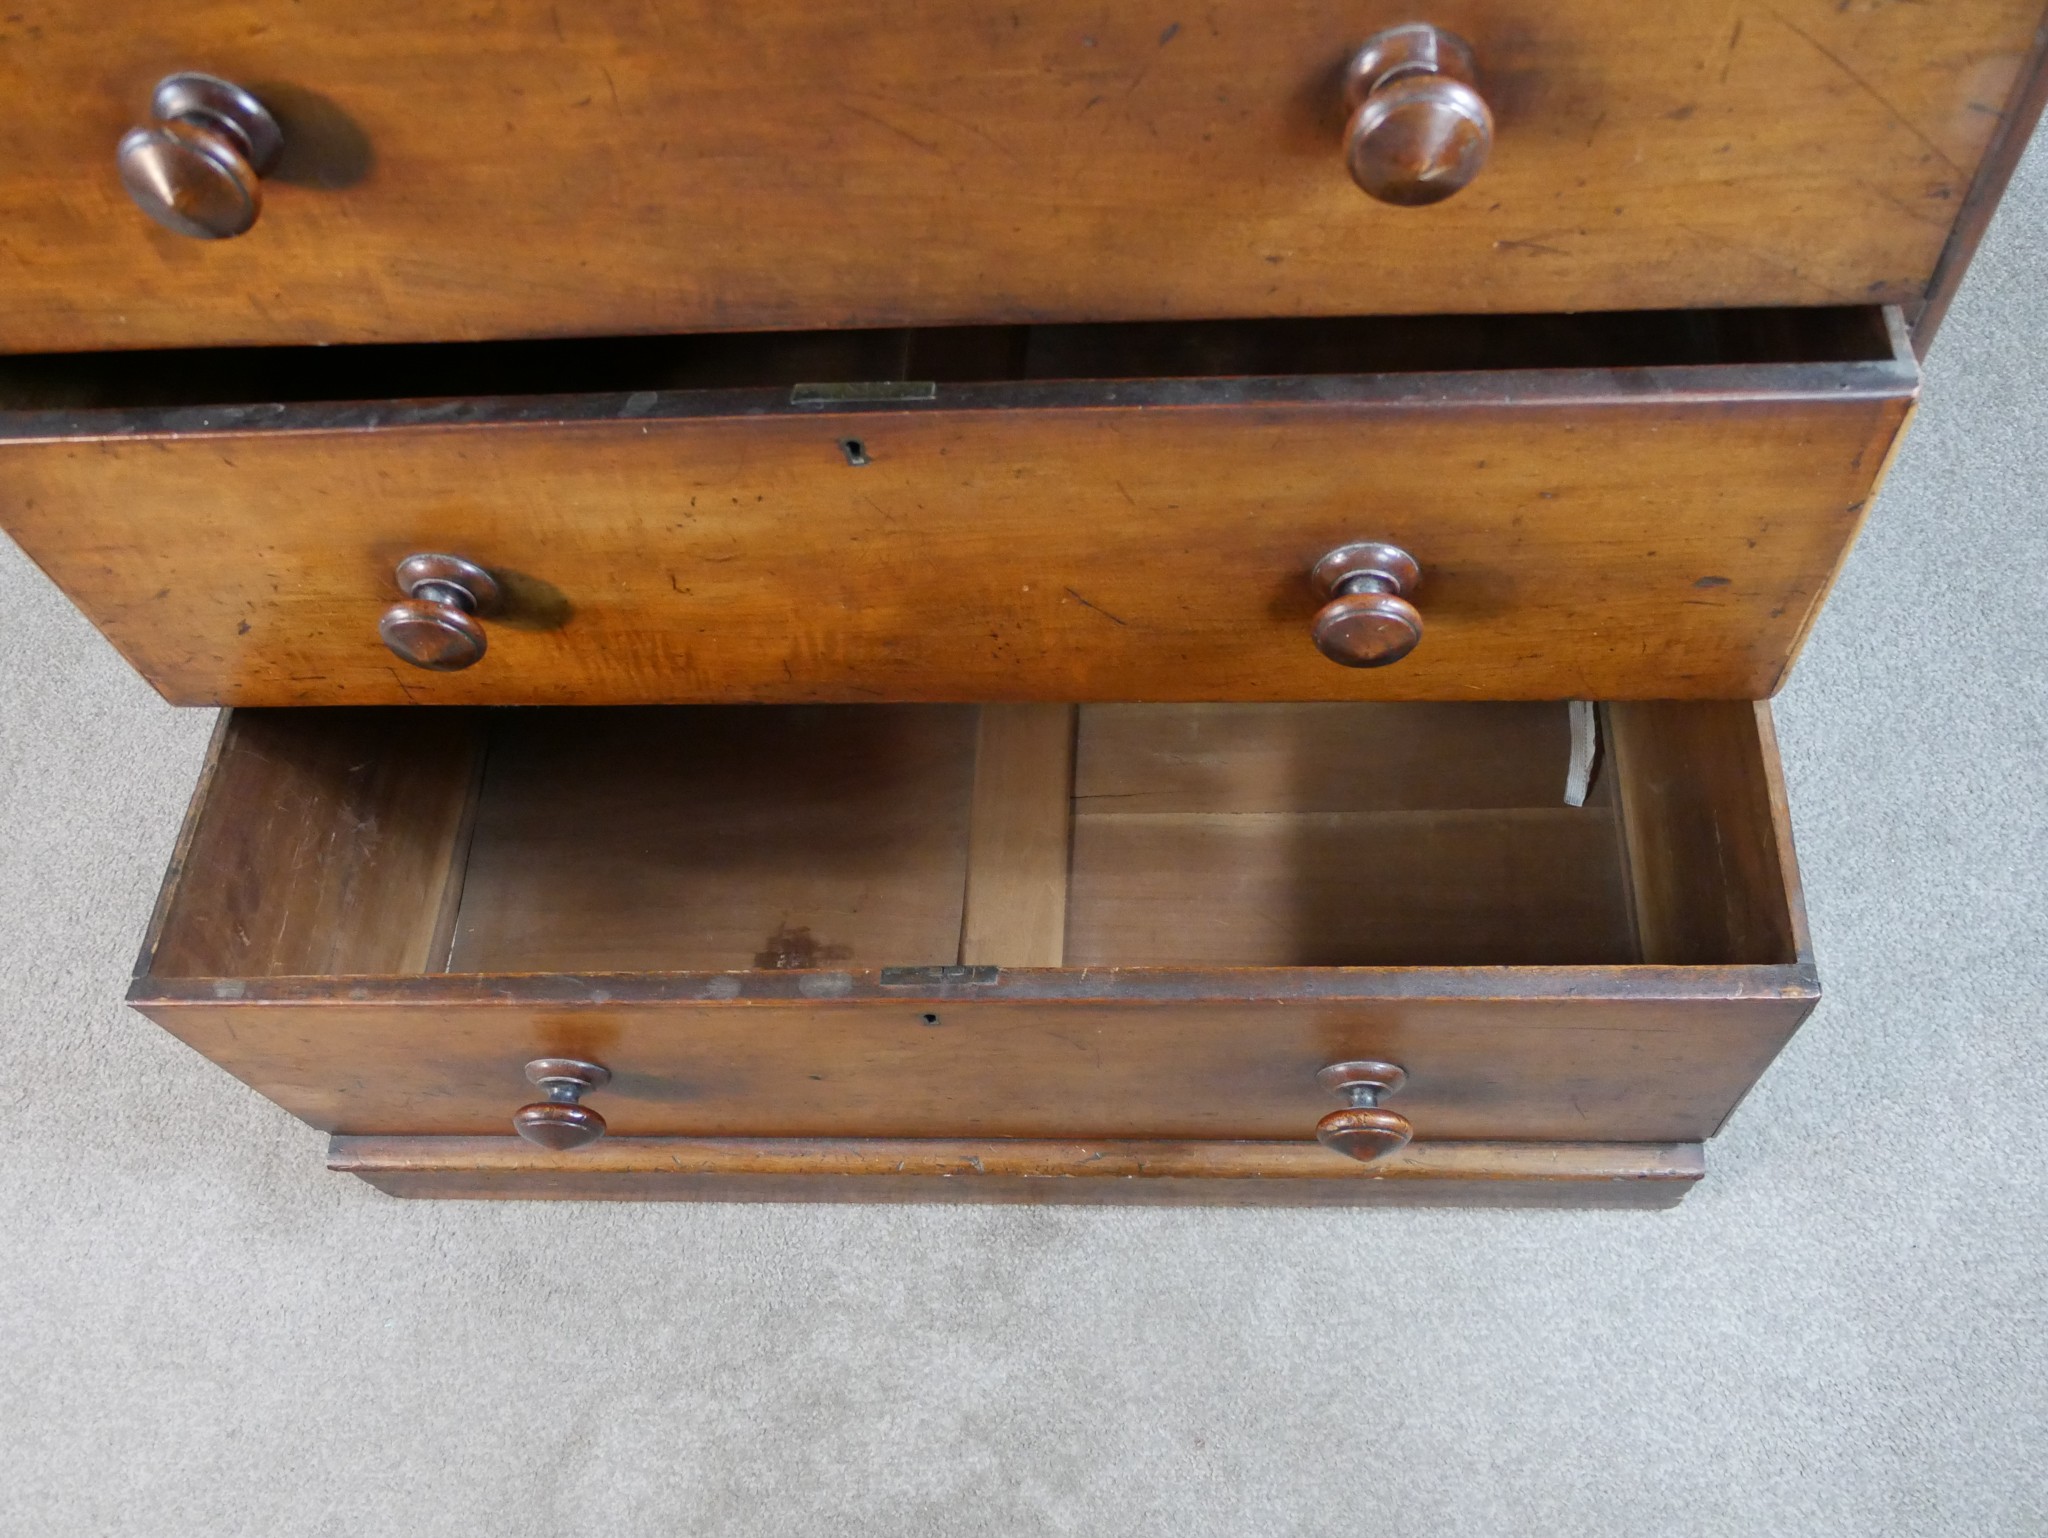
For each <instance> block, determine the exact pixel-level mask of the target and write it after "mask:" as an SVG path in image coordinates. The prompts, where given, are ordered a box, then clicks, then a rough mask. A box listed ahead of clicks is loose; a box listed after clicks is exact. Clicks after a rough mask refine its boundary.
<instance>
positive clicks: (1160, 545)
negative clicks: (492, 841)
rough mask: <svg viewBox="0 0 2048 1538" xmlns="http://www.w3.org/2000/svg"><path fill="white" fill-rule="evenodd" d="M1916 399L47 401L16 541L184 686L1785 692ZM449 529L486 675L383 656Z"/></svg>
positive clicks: (1491, 384)
mask: <svg viewBox="0 0 2048 1538" xmlns="http://www.w3.org/2000/svg"><path fill="white" fill-rule="evenodd" d="M1915 388H1916V383H1915V376H1914V373H1913V371H1912V369H1911V367H1910V365H1909V364H1905V363H1900V362H1896V361H1864V362H1851V363H1838V364H1824V365H1823V364H1783V365H1756V366H1750V367H1732V366H1730V367H1689V368H1673V369H1656V368H1638V369H1623V370H1616V371H1600V372H1594V371H1581V372H1573V371H1569V370H1544V371H1529V372H1526V373H1517V372H1506V373H1486V374H1463V375H1453V374H1443V375H1372V376H1330V377H1303V378H1292V379H1272V380H1256V381H1247V380H1243V379H1191V380H1155V381H1151V382H1146V381H1139V382H1135V383H1130V384H1121V383H1117V382H1113V381H1084V382H1079V383H1072V384H1051V383H1047V384H1037V383H1020V384H1012V385H993V384H991V385H962V386H957V387H953V386H943V385H941V386H937V387H927V388H926V390H925V392H924V393H925V395H926V397H927V398H926V399H924V400H922V401H918V402H915V403H900V404H894V405H881V406H874V407H870V408H865V409H854V408H850V407H846V406H834V407H829V408H821V407H816V406H807V405H802V404H792V396H791V394H790V393H789V392H787V391H784V392H782V393H773V392H770V391H766V390H749V391H742V390H733V391H712V392H699V393H678V394H657V393H653V392H648V393H646V394H642V395H634V396H625V397H620V396H609V397H582V398H576V399H573V400H554V401H541V402H518V401H497V402H483V401H472V402H467V403H464V402H451V403H448V404H446V405H425V406H415V407H401V406H393V407H379V406H375V405H371V406H362V407H336V408H327V407H319V406H284V407H277V408H270V409H266V410H261V411H257V410H249V411H223V412H219V413H208V412H205V411H196V410H195V411H185V412H163V413H157V414H155V415H148V414H144V415H141V416H137V417H120V416H117V415H115V414H108V413H85V414H83V415H80V416H75V417H67V416H63V415H61V414H58V413H44V414H40V415H28V414H24V415H18V416H17V417H15V418H14V425H13V427H12V429H11V436H12V437H13V439H14V441H12V442H10V443H4V444H0V467H4V471H5V474H4V477H0V525H4V526H5V527H6V528H7V530H8V531H9V532H10V533H12V534H13V536H14V537H15V538H16V539H17V540H18V541H19V542H20V544H21V545H22V546H23V547H24V548H25V549H26V550H27V551H28V553H29V554H30V555H31V556H32V557H34V558H35V559H36V560H37V561H38V562H39V563H40V564H41V565H42V567H43V568H44V570H46V571H47V572H49V573H50V575H51V576H52V577H54V578H55V579H56V580H57V582H58V583H59V584H60V585H61V586H63V588H64V589H65V591H66V592H67V593H68V594H69V595H70V596H71V597H72V599H73V600H74V601H75V602H76V603H77V604H78V605H79V606H80V607H81V608H82V609H83V610H84V611H85V612H86V613H87V614H88V615H89V616H90V617H91V618H92V619H93V620H94V621H95V622H96V623H97V624H98V625H99V626H100V628H101V629H102V630H104V631H105V632H106V634H107V635H108V637H109V638H110V639H111V640H112V641H113V642H114V644H115V645H116V646H117V647H119V648H120V650H121V651H122V653H123V654H124V655H125V656H126V657H127V658H128V659H129V660H130V661H131V662H132V663H133V664H134V665H135V667H136V668H137V669H138V670H139V671H140V672H141V673H142V674H143V675H144V676H145V677H146V678H148V679H149V680H150V682H151V683H153V684H154V685H155V686H156V687H157V689H158V690H160V691H161V692H162V693H163V694H164V696H165V697H166V698H168V699H170V700H171V701H173V702H174V703H179V704H210V703H232V704H253V705H313V704H372V703H391V704H398V703H417V704H460V703H523V704H594V703H633V702H643V703H662V702H683V701H750V700H765V701H829V700H870V699H899V700H1026V699H1054V700H1105V699H1149V700H1198V699H1295V700H1316V699H1326V700H1346V699H1432V698H1437V699H1446V698H1447V699H1486V698H1521V699H1559V698H1569V697H1577V698H1602V697H1606V698H1700V697H1722V698H1741V697H1762V696H1765V695H1768V694H1769V693H1771V692H1772V691H1773V690H1774V689H1775V688H1776V687H1777V685H1778V683H1779V681H1780V679H1781V678H1782V676H1783V674H1784V671H1785V669H1786V667H1787V665H1788V664H1789V662H1790V660H1791V658H1792V656H1793V654H1794V652H1795V651H1796V649H1797V646H1798V644H1799V642H1800V640H1801V639H1802V638H1803V636H1804V634H1805V631H1806V628H1807V626H1808V624H1809V623H1810V621H1811V619H1812V617H1813V615H1814V613H1815V612H1816V610H1817V608H1818V606H1819V604H1820V602H1821V599H1822V597H1823V595H1824V593H1825V590H1826V588H1827V585H1828V582H1829V580H1830V577H1831V575H1832V573H1833V572H1834V570H1835V568H1836V566H1837V564H1838V562H1839V561H1840V560H1841V558H1842V556H1843V553H1844V552H1845V550H1846V548H1847V545H1848V542H1849V540H1850V538H1851V537H1852V535H1853V533H1854V531H1855V529H1856V528H1857V526H1858V524H1859V522H1860V519H1861V516H1862V513H1863V510H1864V507H1865V505H1866V503H1867V502H1868V500H1869V498H1870V496H1871V494H1872V491H1873V488H1874V486H1875V485H1876V482H1877V479H1878V477H1879V475H1880V473H1881V470H1882V467H1883V465H1884V463H1885V461H1886V456H1887V453H1888V452H1889V450H1890V447H1891V445H1892V443H1893V441H1894V439H1895V438H1896V436H1897V434H1898V432H1899V430H1900V427H1901V425H1902V423H1903V421H1904V420H1905V416H1906V414H1907V411H1908V409H1909V407H1910V404H1911V400H1912V396H1913V392H1914V390H1915ZM451 423H452V424H453V425H448V424H451ZM1360 541H1365V542H1385V543H1389V544H1392V545H1394V546H1397V547H1398V548H1399V549H1400V550H1403V551H1405V552H1407V553H1408V554H1409V555H1410V556H1412V558H1413V560H1414V561H1415V562H1416V563H1417V564H1418V566H1419V583H1417V584H1414V585H1413V590H1412V592H1411V593H1410V595H1409V597H1410V598H1411V599H1412V602H1413V604H1414V605H1415V607H1416V609H1417V610H1418V611H1419V617H1420V623H1421V628H1422V639H1421V642H1420V644H1419V645H1418V646H1416V647H1415V648H1414V650H1413V651H1412V653H1411V654H1409V655H1407V656H1406V657H1405V658H1404V659H1403V660H1400V661H1398V662H1396V663H1395V664H1394V665H1391V666H1381V667H1369V668H1360V667H1347V666H1339V665H1337V664H1336V663H1335V662H1332V661H1330V660H1328V659H1327V658H1326V657H1325V656H1324V655H1323V654H1322V653H1321V652H1320V651H1319V650H1318V646H1317V644H1316V642H1315V641H1314V640H1313V639H1312V632H1313V630H1314V628H1315V627H1316V626H1317V625H1319V624H1320V623H1322V621H1323V619H1324V618H1325V616H1326V613H1327V612H1328V611H1326V610H1324V608H1323V607H1322V606H1323V605H1324V604H1325V603H1326V601H1328V600H1329V598H1330V593H1329V591H1328V590H1327V588H1324V589H1319V588H1318V586H1317V585H1316V583H1315V582H1314V581H1312V573H1313V571H1314V569H1315V568H1316V567H1317V564H1318V562H1319V561H1320V560H1321V558H1322V557H1324V556H1325V555H1326V554H1327V553H1328V552H1331V551H1333V550H1336V549H1338V548H1340V547H1343V546H1346V545H1348V544H1352V543H1354V542H1360ZM421 553H429V554H446V555H451V556H455V557H459V558H461V559H463V560H466V561H468V562H472V563H475V564H476V565H478V566H480V567H482V568H485V569H486V570H487V571H489V572H490V573H492V574H493V575H494V576H495V578H496V580H497V582H498V584H499V585H500V586H501V587H502V589H503V602H502V606H501V610H502V611H501V612H499V613H497V614H491V615H484V616H482V617H481V618H480V620H479V621H478V622H477V623H480V624H481V627H482V636H483V638H484V639H485V641H486V642H487V647H488V649H487V651H486V652H485V653H484V655H483V656H482V658H481V660H480V661H477V662H476V663H475V665H473V666H468V667H465V668H463V669H461V670H460V671H445V672H444V671H430V670H427V669H425V668H422V667H419V666H411V665H407V663H405V662H402V661H400V660H399V659H398V657H396V656H394V655H393V652H392V651H391V650H387V648H386V646H385V644H384V643H383V642H382V641H381V640H380V622H381V620H382V617H383V616H384V615H385V614H386V612H387V610H389V609H390V607H391V606H392V605H393V604H394V603H395V602H396V601H398V600H399V599H400V598H401V596H402V594H401V592H400V590H399V587H398V586H397V584H396V579H395V576H394V572H395V570H396V569H397V568H398V566H399V564H400V562H402V561H403V560H404V559H405V558H406V557H408V556H409V555H413V554H421ZM462 623H463V624H464V625H465V626H467V625H469V624H470V623H471V622H469V621H467V620H464V621H463V622H462Z"/></svg>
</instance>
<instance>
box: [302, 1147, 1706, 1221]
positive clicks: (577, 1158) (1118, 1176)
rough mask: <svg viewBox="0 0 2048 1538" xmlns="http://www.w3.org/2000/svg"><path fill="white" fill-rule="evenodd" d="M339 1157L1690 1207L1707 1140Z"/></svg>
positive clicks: (565, 1171) (653, 1192)
mask: <svg viewBox="0 0 2048 1538" xmlns="http://www.w3.org/2000/svg"><path fill="white" fill-rule="evenodd" d="M327 1167H328V1168H329V1169H333V1170H340V1171H343V1172H345V1173H347V1174H351V1175H356V1176H359V1177H361V1178H362V1179H364V1180H367V1181H368V1182H369V1183H370V1184H371V1185H373V1186H375V1187H377V1188H378V1189H379V1190H380V1191H384V1192H386V1193H387V1194H389V1195H392V1196H414V1197H430V1198H490V1199H496V1200H504V1201H542V1200H545V1201H560V1200H581V1201H750V1202H760V1201H798V1202H831V1201H844V1202H877V1201H880V1202H1021V1203H1031V1204H1053V1203H1059V1204H1065V1203H1091V1204H1092V1203H1103V1204H1108V1205H1127V1204H1128V1205H1148V1206H1149V1205H1179V1204H1182V1203H1200V1204H1202V1205H1204V1206H1215V1205H1223V1206H1282V1207H1293V1206H1352V1205H1361V1206H1411V1205H1412V1206H1459V1207H1465V1206H1472V1207H1488V1206H1505V1207H1635V1208H1644V1207H1647V1208H1657V1207H1669V1206H1673V1205H1675V1204H1676V1203H1677V1202H1678V1201H1679V1200H1680V1199H1681V1198H1682V1197H1683V1196H1684V1195H1685V1194H1686V1192H1687V1191H1688V1190H1690V1189H1691V1187H1692V1185H1693V1183H1694V1182H1695V1181H1697V1180H1698V1179H1699V1178H1700V1176H1701V1175H1702V1174H1703V1173H1704V1172H1705V1164H1704V1162H1703V1160H1702V1158H1701V1154H1700V1149H1699V1146H1698V1145H1697V1144H1692V1143H1664V1144H1641V1143H1636V1144H1631V1143H1500V1142H1494V1143H1411V1144H1410V1145H1409V1146H1408V1147H1407V1148H1405V1149H1403V1150H1402V1151H1401V1152H1399V1153H1397V1154H1394V1155H1393V1156H1391V1157H1390V1158H1387V1159H1384V1160H1381V1161H1379V1162H1377V1163H1374V1164H1372V1165H1369V1166H1368V1165H1363V1164H1359V1163H1357V1162H1356V1161H1354V1160H1349V1159H1343V1158H1341V1157H1339V1156H1336V1155H1332V1154H1331V1153H1330V1152H1329V1151H1328V1150H1326V1149H1324V1148H1322V1147H1320V1146H1318V1145H1317V1144H1314V1143H1308V1144H1301V1143H1221V1142H1211V1143H1165V1142H1151V1143H1139V1142H1115V1143H1051V1142H1042V1141H1023V1140H1017V1141H1005V1140H997V1139H988V1140H982V1141H961V1140H952V1141H943V1140H938V1139H929V1140H921V1139H880V1138H877V1139H861V1140H854V1139H846V1140H839V1141H826V1140H822V1139H820V1140H810V1141H801V1142H800V1141H796V1140H793V1139H791V1140H776V1139H766V1138H757V1139H739V1138H728V1139H721V1140H712V1139H708V1138H607V1139H606V1140H605V1141H604V1142H602V1143H599V1144H597V1145H595V1146H594V1147H592V1148H589V1149H584V1150H579V1151H578V1152H577V1153H575V1154H572V1155H566V1156H564V1155H549V1154H546V1153H544V1152H542V1151H541V1150H538V1149H535V1148H533V1147H532V1146H530V1145H528V1144H525V1143H521V1142H520V1141H519V1140H518V1139H516V1138H452V1137H451V1138H444V1137H419V1138H394V1137H336V1138H333V1139H331V1140H330V1143H329V1147H328V1156H327Z"/></svg>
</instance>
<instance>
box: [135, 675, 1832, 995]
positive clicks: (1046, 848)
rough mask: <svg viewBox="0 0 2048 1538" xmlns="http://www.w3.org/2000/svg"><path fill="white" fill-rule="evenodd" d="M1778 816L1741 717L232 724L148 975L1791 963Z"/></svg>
mask: <svg viewBox="0 0 2048 1538" xmlns="http://www.w3.org/2000/svg"><path fill="white" fill-rule="evenodd" d="M1588 721H1591V722H1595V723H1597V733H1596V737H1597V757H1596V759H1595V769H1594V773H1593V777H1592V780H1591V785H1590V790H1589V792H1588V793H1586V794H1585V795H1584V800H1583V804H1582V805H1568V804H1567V803H1566V783H1567V777H1568V767H1569V764H1570V761H1571V758H1572V754H1573V749H1574V733H1575V730H1576V731H1577V733H1578V738H1579V746H1580V747H1581V750H1582V751H1583V749H1584V747H1585V745H1586V742H1587V733H1586V729H1585V728H1586V724H1587V722H1588ZM1776 796H1777V792H1776V789H1775V762H1774V759H1773V757H1772V753H1771V749H1770V746H1769V741H1768V725H1767V718H1766V717H1763V716H1762V715H1760V713H1759V710H1758V707H1754V706H1752V705H1750V704H1747V703H1743V702H1682V703H1632V704H1615V705H1607V706H1602V707H1598V709H1597V710H1595V711H1585V712H1582V714H1581V715H1580V718H1579V721H1578V723H1577V725H1576V727H1575V724H1574V721H1573V718H1572V712H1571V710H1570V708H1568V707H1567V706H1566V705H1564V704H1562V703H1543V704H1526V703H1474V704H1462V703H1449V704H1438V703H1426V704H1407V703H1386V704H1381V703H1375V704H1250V705H1238V704H1232V705H1181V704H1173V705H1086V706H1080V707H1073V706H1065V705H1000V706H996V705H992V706H983V707H976V706H951V705H873V706H797V707H772V706H705V707H660V708H617V709H532V710H521V709H499V710H405V709H368V710H349V709H302V710H242V711H236V712H233V713H232V714H231V715H230V716H229V717H228V718H226V720H225V721H224V724H223V727H222V732H221V736H220V738H219V740H218V741H217V743H216V750H215V754H214V758H213V761H212V763H211V766H210V769H209V772H208V777H207V780H206V782H205V783H204V784H203V786H202V788H201V792H200V795H199V798H198V800H197V802H196V804H195V809H194V813H193V816H192V818H191V819H190V821H189V823H188V826H187V830H186V833H185V837H184V841H183V844H182V846H181V851H180V855H179V864H178V868H177V869H176V871H175V872H174V875H173V878H172V879H171V881H170V882H168V883H167V886H166V890H165V896H164V899H163V902H162V904H161V906H160V909H159V914H158V918H157V922H156V924H155V926H154V928H153V938H152V944H151V948H150V950H149V951H148V952H147V953H146V956H145V961H146V965H147V970H148V973H149V974H150V975H152V976H156V977H186V978H191V977H211V978H231V977H277V976H309V975H394V974H396V975H405V974H423V973H443V972H455V973H469V974H495V973H515V972H524V973H531V972H560V973H601V972H687V971H720V972H722V971H747V970H777V971H780V970H788V969H810V968H831V969H856V970H857V969H872V968H887V967H900V966H909V967H925V966H946V965H954V964H966V965H981V966H1003V967H1034V966H1038V967H1044V966H1066V967H1088V968H1097V967H1101V968H1113V967H1176V968H1178V967H1191V968H1210V967H1237V966H1241V967H1344V966H1519V965H1628V964H1636V963H1652V964H1669V965H1737V964H1755V963H1763V964H1775V963H1791V962H1793V961H1795V960H1797V959H1798V955H1797V953H1798V951H1799V949H1800V942H1799V936H1798V934H1797V920H1796V917H1795V914H1796V904H1795V901H1794V899H1793V897H1792V896H1791V883H1792V880H1793V877H1792V874H1791V867H1790V862H1789V853H1788V851H1787V850H1786V849H1785V848H1784V841H1783V834H1782V827H1781V819H1780V817H1779V815H1778V813H1777V811H1776Z"/></svg>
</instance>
